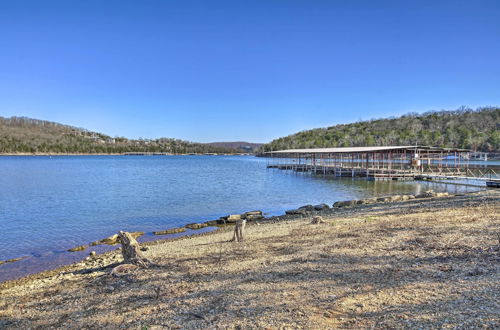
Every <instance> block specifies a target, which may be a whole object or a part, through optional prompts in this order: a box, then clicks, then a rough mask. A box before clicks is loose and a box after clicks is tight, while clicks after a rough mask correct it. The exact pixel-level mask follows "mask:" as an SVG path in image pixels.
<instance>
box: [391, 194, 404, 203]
mask: <svg viewBox="0 0 500 330" xmlns="http://www.w3.org/2000/svg"><path fill="white" fill-rule="evenodd" d="M401 200H403V198H402V197H401V195H393V196H389V201H390V202H399V201H401Z"/></svg>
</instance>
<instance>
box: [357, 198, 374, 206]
mask: <svg viewBox="0 0 500 330" xmlns="http://www.w3.org/2000/svg"><path fill="white" fill-rule="evenodd" d="M376 202H377V199H376V198H367V199H359V200H357V201H356V204H361V205H364V204H373V203H376Z"/></svg>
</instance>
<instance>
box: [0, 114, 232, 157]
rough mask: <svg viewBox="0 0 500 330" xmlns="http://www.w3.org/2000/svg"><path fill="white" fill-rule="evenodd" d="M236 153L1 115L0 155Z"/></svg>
mask: <svg viewBox="0 0 500 330" xmlns="http://www.w3.org/2000/svg"><path fill="white" fill-rule="evenodd" d="M127 152H132V153H134V152H135V153H141V152H148V153H151V152H152V153H155V152H157V153H173V154H184V153H236V152H240V151H239V150H236V149H234V148H228V147H224V146H213V145H209V144H202V143H192V142H188V141H182V140H177V139H172V138H160V139H138V140H133V139H127V138H124V137H111V136H108V135H105V134H102V133H97V132H91V131H88V130H86V129H83V128H78V127H73V126H68V125H63V124H59V123H55V122H50V121H45V120H38V119H31V118H26V117H10V118H3V117H0V154H2V153H3V154H5V153H61V154H66V153H71V154H80V153H81V154H95V153H103V154H106V153H127Z"/></svg>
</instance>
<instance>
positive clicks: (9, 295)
mask: <svg viewBox="0 0 500 330" xmlns="http://www.w3.org/2000/svg"><path fill="white" fill-rule="evenodd" d="M499 211H500V191H498V190H497V191H495V190H488V191H482V192H478V193H470V194H464V195H454V196H448V195H447V194H437V193H434V192H432V191H429V192H426V193H424V194H421V195H418V196H413V195H398V196H387V197H382V198H378V199H376V198H373V199H364V200H355V201H342V202H337V203H335V204H333V205H327V204H320V205H305V206H303V207H300V208H298V209H295V210H289V211H287V214H285V215H282V216H276V217H270V218H264V216H263V215H262V213H261V212H260V211H249V212H245V213H243V214H239V215H228V216H227V217H224V218H221V219H218V220H214V222H212V223H204V224H189V225H186V227H187V228H190V229H197V228H202V227H205V226H213V225H217V226H220V229H219V230H217V231H215V232H210V233H204V234H200V235H194V236H188V237H181V238H177V239H171V240H166V241H165V240H159V241H153V242H148V243H144V244H142V250H143V252H144V254H145V255H146V256H147V257H148V258H150V259H152V260H153V261H154V262H155V263H156V264H157V265H158V266H157V267H153V268H148V269H141V268H134V269H130V270H129V271H127V272H125V273H124V274H119V275H117V274H111V270H112V269H113V268H114V267H116V266H117V265H119V264H120V263H121V262H122V256H121V254H120V251H118V250H115V251H111V252H108V253H105V254H102V255H90V256H89V257H88V258H86V259H85V260H83V261H81V262H79V263H76V264H73V265H69V266H66V267H63V268H59V269H55V270H52V271H48V272H44V273H40V274H36V275H32V276H28V277H25V278H23V279H20V280H15V281H7V282H4V283H1V284H0V328H37V327H38V328H59V327H69V328H82V327H84V328H88V327H98V328H102V327H107V328H137V329H143V328H144V327H146V328H148V329H153V328H200V329H201V328H226V327H227V328H248V327H251V328H287V327H289V328H311V329H313V328H369V327H390V328H392V327H398V328H415V327H424V328H427V327H466V328H475V327H485V328H496V327H498V326H500V313H499V312H498V311H499V308H498V306H499V303H500V293H499V292H500V290H499V287H500V276H499V270H500V266H499V265H500V217H499V216H498V213H499ZM318 216H320V217H321V218H322V220H323V221H314V222H315V223H311V221H312V218H313V217H318ZM240 219H247V221H248V225H247V229H246V231H247V234H246V239H245V241H244V242H240V243H235V242H229V240H230V238H231V236H232V229H233V226H232V223H234V222H235V221H238V220H240ZM315 220H317V218H315ZM136 235H139V234H136ZM115 243H118V242H115Z"/></svg>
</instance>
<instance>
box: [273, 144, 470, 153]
mask: <svg viewBox="0 0 500 330" xmlns="http://www.w3.org/2000/svg"><path fill="white" fill-rule="evenodd" d="M404 150H406V151H416V150H418V151H444V152H468V151H470V150H466V149H457V148H441V147H428V146H383V147H380V146H378V147H343V148H311V149H287V150H276V151H268V152H266V153H267V154H337V153H351V154H352V153H366V152H384V151H404Z"/></svg>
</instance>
